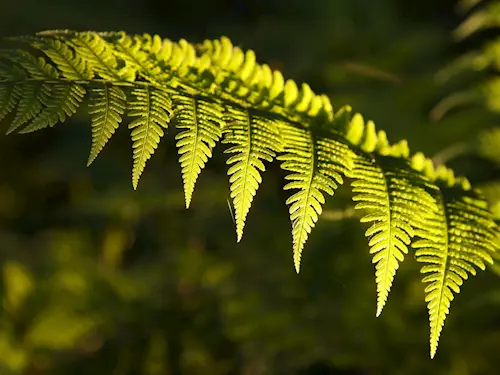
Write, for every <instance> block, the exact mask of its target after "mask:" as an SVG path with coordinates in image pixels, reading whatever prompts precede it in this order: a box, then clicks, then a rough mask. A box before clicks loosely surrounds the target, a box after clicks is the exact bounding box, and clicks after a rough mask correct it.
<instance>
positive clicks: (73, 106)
mask: <svg viewBox="0 0 500 375" xmlns="http://www.w3.org/2000/svg"><path fill="white" fill-rule="evenodd" d="M84 96H85V89H84V88H83V87H81V86H79V85H73V84H60V85H54V86H53V87H52V89H51V91H50V97H49V98H48V99H46V102H45V103H44V104H45V107H44V108H43V109H42V111H41V112H40V113H39V114H38V115H37V116H36V117H35V118H34V119H33V121H32V122H31V123H30V124H29V125H28V126H26V127H25V128H24V129H22V130H21V131H20V133H30V132H34V131H36V130H40V129H43V128H45V127H47V126H54V125H55V124H57V123H58V122H64V121H65V120H66V118H68V117H71V116H72V115H73V114H74V113H75V112H76V110H77V108H78V106H79V105H80V103H81V102H82V100H83V97H84Z"/></svg>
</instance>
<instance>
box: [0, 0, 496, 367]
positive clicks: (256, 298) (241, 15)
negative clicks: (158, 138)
mask: <svg viewBox="0 0 500 375" xmlns="http://www.w3.org/2000/svg"><path fill="white" fill-rule="evenodd" d="M461 20H462V16H461V15H460V14H458V13H457V12H456V4H455V2H454V1H450V0H446V1H435V0H420V1H408V0H379V1H373V0H308V1H302V0H300V1H299V0H289V1H285V0H283V1H278V0H268V1H264V0H253V1H252V0H248V1H243V0H241V1H229V0H225V1H222V0H219V1H198V0H184V1H180V0H179V1H168V0H163V1H158V0H145V1H132V0H121V1H119V0H114V1H103V0H99V1H98V0H85V1H76V0H46V1H42V0H0V36H11V35H19V34H30V33H33V32H36V31H40V30H45V29H58V28H69V29H76V30H102V31H107V30H124V31H127V32H130V33H143V32H148V33H158V34H160V35H161V36H163V37H168V38H171V39H175V40H176V39H179V38H186V39H188V40H189V41H190V42H199V41H202V40H203V39H205V38H218V37H220V36H222V35H226V36H228V37H230V38H231V39H232V41H233V43H234V44H237V45H239V46H241V47H243V48H244V49H249V48H251V49H254V50H255V51H256V53H257V57H258V59H259V61H261V62H266V63H268V64H270V65H271V66H272V67H273V68H275V69H280V70H282V71H283V73H284V75H285V77H287V78H289V77H290V78H293V79H295V80H296V81H297V82H304V81H305V82H308V83H309V84H310V85H311V87H312V88H313V89H314V90H315V91H316V92H324V93H326V94H328V95H329V96H330V97H331V99H332V103H333V104H334V105H335V106H337V108H338V107H340V106H341V105H343V104H350V105H352V106H353V107H354V109H355V110H356V111H359V112H361V113H363V115H365V117H366V118H370V119H373V120H374V121H375V123H376V124H377V125H378V127H380V128H381V129H384V130H386V131H387V133H388V135H389V138H390V140H391V141H397V140H399V139H401V138H406V139H408V141H409V143H410V147H411V148H412V150H419V151H423V152H425V153H426V154H427V155H428V156H434V155H439V154H440V153H442V152H443V151H446V150H447V149H448V148H449V147H453V146H454V145H456V144H461V143H463V142H468V141H469V140H470V139H472V138H474V137H475V136H476V134H477V133H478V132H479V130H480V129H482V128H483V127H487V126H489V125H491V124H493V123H495V121H496V117H495V115H494V114H492V113H490V112H488V111H487V110H485V109H484V108H483V107H481V106H471V107H469V108H466V109H461V110H456V111H452V113H451V114H450V115H449V116H445V117H444V118H443V119H441V120H440V121H439V122H436V121H432V120H431V116H430V113H431V110H432V108H434V106H435V105H436V103H438V102H439V100H440V99H441V98H442V97H443V96H444V95H446V93H448V92H450V91H453V89H454V88H455V86H454V85H456V86H457V87H458V85H459V83H450V84H447V85H444V84H441V83H439V82H438V81H437V80H436V78H435V77H436V73H437V72H438V71H439V70H440V69H441V68H442V67H443V66H445V65H446V64H448V63H449V61H451V60H452V59H453V58H454V57H456V56H458V55H460V54H462V53H464V52H466V51H467V50H468V49H470V48H474V47H476V46H478V45H479V44H480V43H481V42H482V40H484V39H486V38H488V37H489V34H486V35H482V36H479V37H477V38H473V39H472V40H471V41H467V42H463V43H457V42H455V41H454V40H453V39H452V36H451V35H452V30H453V29H454V28H455V27H456V26H457V25H458V24H459V23H460V22H461ZM0 126H1V127H2V129H4V130H6V129H7V124H1V123H0ZM89 148H90V126H89V119H88V117H87V116H86V115H85V111H80V112H79V113H78V115H76V116H75V117H74V119H72V120H71V121H69V122H68V123H65V124H60V125H57V126H56V127H55V128H53V129H50V130H46V131H43V132H39V133H34V134H30V135H26V136H20V135H10V136H2V137H0V262H1V264H0V266H1V267H2V272H3V273H2V284H1V289H0V293H1V297H2V298H3V309H2V313H1V315H0V374H1V375H4V374H5V375H21V374H23V375H24V374H28V375H48V374H50V375H70V374H71V375H80V374H82V375H83V374H93V375H136V374H137V375H180V374H183V375H184V374H186V375H189V374H204V375H218V374H221V375H222V374H244V375H260V374H301V375H323V374H325V375H326V374H353V375H358V374H359V375H361V374H374V375H376V374H404V375H411V374H450V375H469V374H478V375H479V374H495V373H497V372H498V366H499V365H500V360H499V359H498V347H499V345H500V287H499V285H500V284H499V282H498V281H499V280H498V275H496V274H495V273H493V272H491V271H488V272H485V273H481V275H480V276H479V277H475V278H472V279H471V280H468V281H467V282H466V284H465V286H464V287H463V289H462V293H460V295H458V296H457V298H456V300H455V301H453V303H452V309H451V315H450V316H449V318H448V319H447V321H446V326H445V328H444V331H443V334H442V337H441V340H440V348H439V349H438V353H437V356H436V358H435V359H434V360H430V359H429V348H428V346H429V344H428V337H429V328H428V316H427V309H426V306H425V303H424V292H423V290H424V286H423V284H422V283H421V281H420V280H421V277H420V275H419V267H418V264H417V263H416V261H415V259H414V257H413V255H412V254H411V253H410V254H409V256H407V258H406V261H405V262H404V263H403V264H402V266H401V267H400V270H399V271H398V275H397V278H396V281H395V283H394V285H393V288H392V291H391V294H390V296H389V300H388V303H387V306H386V307H385V309H384V312H383V314H382V315H381V317H379V318H375V301H376V286H375V280H374V275H373V274H374V270H373V266H372V264H371V256H370V255H369V254H368V246H367V241H366V239H365V238H364V231H365V229H366V227H365V226H363V225H362V224H360V223H359V220H358V218H357V217H349V215H348V213H349V212H350V211H349V210H350V209H351V208H352V203H351V201H350V195H349V192H348V189H347V188H341V189H340V190H339V191H338V193H336V196H335V197H334V199H329V200H328V201H327V205H326V206H325V214H324V215H323V217H322V219H320V222H319V223H318V225H317V226H316V228H315V230H314V231H313V233H312V235H311V236H310V239H309V241H308V243H307V244H306V249H305V251H304V254H303V263H302V271H301V273H300V275H296V274H295V271H294V269H293V264H292V252H291V247H292V243H291V235H290V222H289V219H288V213H287V208H286V206H285V204H284V201H285V199H286V197H287V193H284V192H283V191H282V190H281V188H282V186H283V183H282V180H281V177H282V172H280V170H279V167H278V165H277V164H273V165H271V166H270V167H269V168H268V171H266V172H265V174H264V176H263V177H264V182H263V184H262V186H261V188H260V189H259V192H258V194H257V197H256V199H255V201H254V206H253V207H252V209H251V210H250V214H249V217H248V222H247V225H246V230H245V234H244V237H243V240H242V242H241V243H238V244H237V243H236V241H235V233H234V230H235V228H234V224H233V221H232V218H231V214H230V212H229V208H228V205H227V198H228V194H229V193H228V192H229V189H228V182H227V177H226V176H225V172H226V166H225V159H224V156H223V155H222V154H221V153H220V152H216V156H215V157H214V158H213V159H212V160H211V161H210V162H209V164H208V166H207V169H206V170H205V171H204V172H203V173H202V175H201V177H200V179H199V181H198V184H197V188H196V190H195V193H194V198H193V203H192V208H190V209H189V210H187V211H186V210H185V208H184V197H183V191H182V181H181V175H180V167H179V165H178V163H177V154H176V149H175V144H174V141H173V139H171V137H170V138H169V137H168V136H167V137H165V138H164V139H163V140H162V143H161V147H160V148H159V150H158V151H157V153H156V154H155V155H154V157H153V158H152V159H151V160H150V162H149V163H148V165H147V168H146V171H145V173H144V175H143V177H142V179H141V182H140V184H139V188H138V190H137V191H133V189H132V186H131V182H130V174H131V172H130V170H131V165H132V159H131V142H130V140H129V135H128V130H127V129H126V126H122V128H121V129H119V131H118V132H117V134H116V135H115V137H113V139H112V140H111V141H110V143H109V144H108V146H107V147H106V148H105V150H104V151H103V153H102V154H101V155H100V157H99V158H98V159H97V161H96V162H95V163H94V164H93V165H92V166H91V167H90V168H86V167H85V163H86V160H87V156H88V151H89ZM218 151H220V147H218ZM454 166H455V167H456V168H457V170H458V171H459V172H462V173H469V172H470V171H471V170H475V172H476V173H475V174H474V176H473V177H474V178H476V179H481V178H482V177H481V176H482V175H483V174H486V175H487V174H488V173H489V172H488V171H487V170H483V167H477V166H476V165H475V164H473V165H472V166H471V165H470V164H467V166H465V165H462V164H461V163H455V165H454ZM478 171H479V172H478ZM474 178H473V180H474ZM344 213H347V216H348V217H342V215H343V214H344Z"/></svg>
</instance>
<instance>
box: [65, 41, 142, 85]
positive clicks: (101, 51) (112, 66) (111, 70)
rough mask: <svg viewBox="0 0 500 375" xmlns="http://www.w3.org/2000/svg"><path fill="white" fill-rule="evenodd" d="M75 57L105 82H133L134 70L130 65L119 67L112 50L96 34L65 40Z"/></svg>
mask: <svg viewBox="0 0 500 375" xmlns="http://www.w3.org/2000/svg"><path fill="white" fill-rule="evenodd" d="M67 40H68V43H70V44H71V45H73V47H74V49H75V52H76V55H77V56H81V58H82V59H83V60H84V61H85V63H86V64H87V66H88V67H89V69H91V71H93V72H94V73H96V74H98V75H99V76H100V77H102V78H103V79H105V80H110V81H122V80H123V81H133V80H134V79H135V70H134V69H132V68H131V67H130V65H125V66H122V67H121V66H119V65H118V61H117V58H116V56H115V54H114V53H113V49H112V47H111V46H110V45H108V42H106V41H105V40H104V39H103V38H102V37H101V36H99V35H98V34H97V33H77V34H75V35H72V36H71V37H69V38H67Z"/></svg>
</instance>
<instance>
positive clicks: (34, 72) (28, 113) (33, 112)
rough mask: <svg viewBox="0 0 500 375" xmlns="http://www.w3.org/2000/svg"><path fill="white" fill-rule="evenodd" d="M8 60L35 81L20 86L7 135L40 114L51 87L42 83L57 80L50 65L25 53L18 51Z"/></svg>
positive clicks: (49, 94) (55, 72)
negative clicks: (17, 65) (17, 100)
mask: <svg viewBox="0 0 500 375" xmlns="http://www.w3.org/2000/svg"><path fill="white" fill-rule="evenodd" d="M10 59H11V61H12V62H14V63H17V64H19V65H20V66H21V67H22V68H23V69H25V70H26V72H27V74H29V75H30V76H31V77H33V78H34V79H35V80H34V81H25V82H22V83H21V84H20V86H19V93H20V99H19V104H18V106H17V111H16V115H15V117H14V120H12V123H11V124H10V127H9V129H8V130H7V134H9V133H12V132H13V131H15V130H16V129H18V128H19V127H20V126H22V125H24V124H25V123H26V122H28V121H29V120H31V119H32V118H35V117H36V116H37V115H38V113H40V111H41V110H42V109H43V107H44V105H45V104H46V103H47V102H48V99H49V98H50V97H51V87H50V86H49V85H48V84H46V83H44V81H49V80H54V79H57V78H58V73H57V71H56V70H55V69H54V67H53V66H52V65H50V64H48V63H47V62H46V61H45V60H44V59H43V58H41V57H39V58H36V57H34V56H33V55H31V54H29V53H28V52H26V51H18V52H17V53H15V54H13V55H12V56H11V57H10Z"/></svg>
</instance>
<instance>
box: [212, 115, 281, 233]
mask: <svg viewBox="0 0 500 375" xmlns="http://www.w3.org/2000/svg"><path fill="white" fill-rule="evenodd" d="M226 116H227V118H226V123H227V126H226V127H225V128H224V129H223V135H224V140H223V141H222V142H223V143H225V144H231V145H232V147H230V148H228V149H227V150H225V151H224V152H225V153H232V154H235V155H233V156H231V157H229V159H228V160H227V162H226V163H227V164H229V165H231V164H232V165H231V167H230V168H229V170H228V172H227V174H228V175H229V176H230V178H229V183H230V184H231V194H230V196H231V198H232V200H233V205H234V211H235V220H236V237H237V241H238V242H239V241H240V240H241V238H242V236H243V228H244V226H245V221H246V217H247V215H248V212H249V210H250V206H251V205H252V201H253V198H254V196H255V194H256V193H257V189H258V188H259V185H260V183H261V182H262V177H261V175H260V172H264V171H265V165H264V163H263V161H268V162H271V161H272V160H273V158H274V157H275V156H276V152H278V151H280V149H281V147H282V143H281V137H280V134H279V132H278V128H277V126H276V124H275V123H274V122H273V121H272V120H270V119H268V118H265V117H260V116H257V115H254V114H253V113H252V112H250V111H243V110H237V109H234V108H229V113H228V114H227V115H226ZM259 171H260V172H259Z"/></svg>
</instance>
